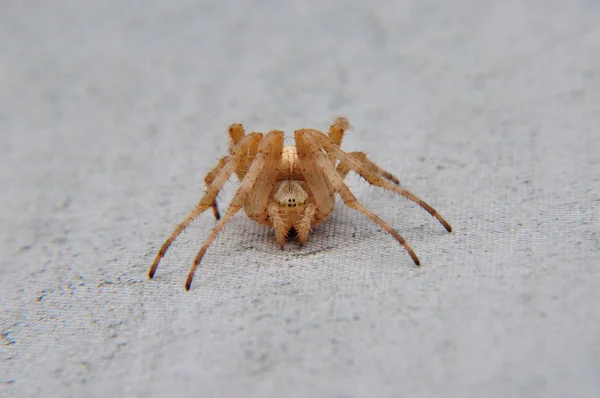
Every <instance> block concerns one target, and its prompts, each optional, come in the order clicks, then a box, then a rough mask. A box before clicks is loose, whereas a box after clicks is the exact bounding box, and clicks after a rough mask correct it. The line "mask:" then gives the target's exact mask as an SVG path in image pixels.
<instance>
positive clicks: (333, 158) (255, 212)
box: [149, 118, 452, 289]
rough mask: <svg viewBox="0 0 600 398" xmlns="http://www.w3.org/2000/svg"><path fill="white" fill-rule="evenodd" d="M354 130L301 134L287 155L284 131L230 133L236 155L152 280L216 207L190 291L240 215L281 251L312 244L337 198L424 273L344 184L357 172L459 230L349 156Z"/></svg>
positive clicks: (225, 162) (362, 159) (342, 123)
mask: <svg viewBox="0 0 600 398" xmlns="http://www.w3.org/2000/svg"><path fill="white" fill-rule="evenodd" d="M347 128H348V121H347V120H346V119H345V118H337V119H336V120H335V122H334V123H333V124H332V125H331V127H330V128H329V134H324V133H322V132H320V131H317V130H313V129H301V130H296V131H295V132H294V138H295V141H296V145H295V146H294V145H290V146H285V147H284V146H283V131H278V130H273V131H271V132H269V133H268V134H266V135H264V136H263V135H262V134H261V133H249V134H246V133H245V132H244V128H243V127H242V125H241V124H238V123H236V124H232V125H231V126H229V136H230V138H231V142H230V147H229V155H228V156H225V157H223V158H221V159H220V160H219V163H218V164H217V166H216V167H215V168H214V169H213V170H211V171H210V172H209V173H208V174H207V175H206V178H205V179H204V181H205V183H206V186H207V190H206V193H205V194H204V196H203V197H202V199H200V202H199V203H198V204H197V205H196V207H195V208H194V209H193V210H192V211H191V212H190V214H189V215H188V216H187V217H186V218H185V219H184V220H183V221H182V222H181V223H180V224H179V225H178V226H177V228H176V229H175V231H173V233H172V234H171V236H170V237H169V238H168V239H167V240H166V241H165V243H164V244H163V245H162V247H161V249H160V251H159V252H158V254H157V256H156V259H155V260H154V263H153V264H152V267H151V268H150V273H149V276H150V278H152V277H153V276H154V273H155V272H156V268H157V267H158V263H159V262H160V259H161V258H162V257H163V256H164V255H165V253H166V251H167V249H168V248H169V246H170V245H171V243H173V241H174V240H175V238H176V237H177V236H178V235H179V234H180V233H181V232H182V231H183V230H184V229H185V228H186V227H187V226H188V225H189V224H190V223H191V222H192V221H193V220H194V219H195V218H196V217H198V216H199V215H200V214H201V213H202V212H204V211H205V210H207V209H208V208H209V207H212V209H213V213H214V215H215V218H216V219H217V220H219V222H218V223H217V225H216V226H215V228H214V229H213V231H212V233H211V234H210V235H209V237H208V238H207V240H206V242H205V243H204V245H203V246H202V248H201V249H200V251H199V252H198V255H197V256H196V258H195V260H194V264H193V266H192V269H191V270H190V273H189V275H188V278H187V281H186V284H185V287H186V289H189V288H190V286H191V284H192V279H193V277H194V273H195V272H196V268H197V267H198V265H199V264H200V261H201V260H202V257H203V256H204V253H205V252H206V250H207V249H208V247H209V246H210V244H211V243H212V241H213V240H214V239H215V237H216V236H217V234H218V233H219V232H220V231H221V229H223V227H224V226H225V224H226V223H227V222H228V221H229V220H230V219H231V217H233V215H234V214H235V213H237V212H238V211H239V210H240V209H242V208H243V209H244V212H245V213H246V215H247V216H248V217H250V218H251V219H253V220H254V221H257V222H259V223H260V224H263V225H268V226H271V227H272V228H273V229H274V230H275V236H276V238H277V242H278V243H279V245H280V246H281V247H283V246H284V245H285V242H286V240H287V239H288V238H290V237H295V238H297V239H298V241H299V242H300V243H301V244H304V243H306V241H307V240H308V235H309V233H310V231H311V227H312V226H314V225H317V224H319V223H320V222H322V221H323V220H325V218H327V216H329V214H330V213H331V211H332V210H333V207H334V205H335V195H336V194H339V195H340V196H341V198H342V200H343V201H344V203H345V204H346V205H347V206H349V207H351V208H353V209H355V210H357V211H359V212H361V213H362V214H364V215H366V216H367V217H369V218H370V219H371V220H373V221H374V222H376V223H377V224H379V225H380V226H381V227H382V228H383V229H385V230H386V231H387V232H388V233H390V234H391V235H392V236H393V237H394V238H395V239H396V240H397V241H398V242H399V243H400V244H401V245H402V246H403V247H404V248H405V249H406V251H407V252H408V254H409V255H410V256H411V257H412V259H413V261H414V262H415V264H417V265H419V259H418V258H417V256H416V254H415V253H414V252H413V251H412V249H411V248H410V246H408V244H407V243H406V242H405V241H404V239H403V238H402V237H401V236H400V235H399V234H398V233H397V232H396V231H395V230H393V229H392V227H390V226H389V225H388V224H387V223H386V222H384V221H383V220H381V219H380V218H379V217H378V216H376V215H375V214H374V213H372V212H371V211H370V210H368V209H367V208H365V207H364V206H363V205H361V204H360V203H359V202H358V200H357V199H356V198H355V197H354V195H353V194H352V192H350V189H349V188H348V186H347V185H346V184H345V183H344V179H345V178H346V176H347V175H348V173H349V172H350V170H353V171H354V172H356V173H358V174H359V175H361V176H362V177H364V178H365V179H366V180H367V181H368V182H369V183H371V184H372V185H375V186H378V187H381V188H385V189H389V190H391V191H394V192H396V193H398V194H400V195H402V196H404V197H405V198H407V199H410V200H412V201H413V202H415V203H417V204H418V205H420V206H421V207H423V208H424V209H425V210H426V211H427V212H429V213H430V214H431V215H432V216H434V217H435V218H437V219H438V220H439V221H440V222H441V223H442V225H443V226H444V228H446V230H448V232H450V231H451V230H452V228H451V227H450V224H448V223H447V222H446V221H445V220H444V219H443V218H442V217H441V216H440V215H439V214H438V213H437V212H436V211H435V210H434V209H433V208H432V207H431V206H429V205H428V204H427V203H425V202H423V201H422V200H421V199H419V198H418V197H416V196H415V195H413V194H412V193H410V192H409V191H407V190H405V189H402V188H400V186H399V181H398V179H397V178H396V177H394V176H393V175H392V174H390V173H388V172H387V171H385V170H383V169H381V168H380V167H379V166H377V165H376V164H375V163H373V162H372V161H371V160H369V159H368V158H367V156H366V155H365V154H364V153H363V152H344V151H342V150H341V149H340V145H341V142H342V138H343V136H344V132H345V130H346V129H347ZM233 172H235V173H236V174H237V176H238V178H239V179H240V181H241V183H240V187H239V189H238V190H237V192H236V194H235V196H234V197H233V199H232V201H231V204H230V205H229V208H228V209H227V212H226V213H225V215H224V216H223V217H222V218H221V216H220V214H219V210H218V208H217V202H216V199H215V198H216V196H217V194H218V193H219V191H220V190H221V188H222V187H223V184H225V182H226V181H227V179H228V178H229V176H230V175H231V173H233Z"/></svg>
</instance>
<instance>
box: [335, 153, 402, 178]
mask: <svg viewBox="0 0 600 398" xmlns="http://www.w3.org/2000/svg"><path fill="white" fill-rule="evenodd" d="M331 154H332V153H330V155H331ZM348 155H350V156H352V157H353V158H355V159H357V160H358V161H359V162H361V163H362V164H363V165H364V166H365V167H366V168H367V169H368V170H370V171H372V172H373V173H375V174H377V175H379V176H381V177H383V178H385V179H386V180H389V181H391V182H393V183H394V184H396V185H400V181H399V180H398V179H397V178H396V177H395V176H394V175H393V174H392V173H390V172H388V171H385V170H384V169H382V168H381V167H379V166H377V165H376V164H375V163H374V162H373V161H372V160H371V159H369V158H368V157H367V154H366V153H364V152H348ZM334 156H335V154H334ZM337 170H338V173H339V174H340V176H341V177H342V180H343V179H345V178H346V176H347V175H348V173H349V172H350V170H351V168H350V166H349V165H348V162H347V161H345V160H344V161H341V162H340V164H339V165H338V167H337Z"/></svg>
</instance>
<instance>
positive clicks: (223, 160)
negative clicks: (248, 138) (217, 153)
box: [204, 156, 229, 220]
mask: <svg viewBox="0 0 600 398" xmlns="http://www.w3.org/2000/svg"><path fill="white" fill-rule="evenodd" d="M228 161H229V156H224V157H222V158H221V159H219V163H217V165H216V166H215V168H214V169H212V170H211V171H209V172H208V173H207V174H206V177H204V183H205V184H206V189H207V190H208V189H209V188H210V186H211V185H212V183H213V181H214V180H215V178H217V175H218V174H219V172H220V171H221V169H223V167H224V166H225V164H226V163H227V162H228ZM211 206H212V209H213V214H214V216H215V218H216V219H217V220H218V219H219V218H221V215H220V214H219V208H218V207H217V197H216V196H215V199H214V200H213V202H212V204H211Z"/></svg>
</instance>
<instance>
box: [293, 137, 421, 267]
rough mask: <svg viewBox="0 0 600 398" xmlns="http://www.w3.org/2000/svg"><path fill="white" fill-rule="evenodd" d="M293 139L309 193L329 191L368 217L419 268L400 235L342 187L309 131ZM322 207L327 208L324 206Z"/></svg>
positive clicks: (409, 248) (340, 179) (417, 260)
mask: <svg viewBox="0 0 600 398" xmlns="http://www.w3.org/2000/svg"><path fill="white" fill-rule="evenodd" d="M321 134H322V133H321ZM294 135H295V137H296V146H297V147H298V150H299V154H300V155H301V156H300V159H301V164H302V167H303V172H304V170H308V171H309V172H307V173H305V174H304V177H305V178H306V181H307V183H308V184H309V186H310V188H311V191H314V190H315V189H320V190H324V189H329V190H330V192H338V193H339V194H340V196H341V197H342V200H343V201H344V203H346V205H347V206H348V207H351V208H353V209H355V210H357V211H359V212H360V213H362V214H364V215H365V216H367V217H369V218H370V219H371V220H373V221H374V222H376V223H377V224H378V225H379V226H381V227H382V228H383V229H385V231H386V232H388V233H389V234H391V235H392V236H393V237H394V238H396V240H397V241H398V243H400V244H401V245H402V247H404V249H405V250H406V251H407V252H408V254H409V255H410V256H411V258H412V259H413V261H414V262H415V264H417V265H419V264H420V262H419V258H418V257H417V255H416V254H415V252H414V251H413V250H412V248H411V247H410V246H409V245H408V243H406V241H405V240H404V238H402V236H400V234H399V233H398V232H396V231H395V230H394V229H393V228H392V227H391V226H390V225H389V224H387V223H386V222H385V221H383V220H382V219H381V218H379V217H378V216H377V215H375V214H374V213H373V212H372V211H370V210H369V209H367V208H366V207H364V206H363V205H362V204H360V202H359V201H358V200H357V199H356V197H355V196H354V195H353V194H352V192H350V189H349V188H348V186H347V185H346V184H344V181H343V180H342V178H341V177H340V175H339V174H338V172H337V171H336V170H335V168H334V165H332V164H331V162H330V161H329V159H328V157H327V156H326V155H325V153H324V152H323V147H322V146H321V145H320V143H319V142H318V141H317V139H316V138H315V137H314V134H313V130H309V129H304V130H297V131H296V132H295V133H294ZM302 155H303V157H304V162H303V161H302V159H303V157H302ZM323 179H324V180H326V182H319V181H322V180H323ZM315 202H316V203H317V206H318V207H319V203H320V202H319V200H317V199H316V197H315ZM325 204H326V205H328V203H325ZM331 205H332V206H333V200H332V201H331ZM319 210H320V209H319Z"/></svg>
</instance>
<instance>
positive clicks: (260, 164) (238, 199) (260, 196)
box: [185, 130, 283, 290]
mask: <svg viewBox="0 0 600 398" xmlns="http://www.w3.org/2000/svg"><path fill="white" fill-rule="evenodd" d="M282 150H283V131H275V130H274V131H271V132H270V133H268V134H267V135H266V136H265V138H264V139H263V140H262V141H261V142H260V145H259V146H258V152H257V154H256V156H255V157H254V160H253V162H252V163H251V164H250V167H249V168H248V170H247V172H246V173H245V176H244V178H243V179H242V182H241V184H240V187H239V188H238V190H237V191H236V193H235V195H234V197H233V199H232V200H231V204H230V205H229V208H228V209H227V212H226V213H225V215H224V216H223V218H221V220H219V222H218V223H217V225H216V226H215V228H214V229H213V231H212V232H211V234H210V235H209V236H208V238H207V239H206V241H205V242H204V245H202V248H201V249H200V251H199V252H198V255H197V256H196V258H195V259H194V264H193V265H192V268H191V269H190V272H189V274H188V277H187V280H186V282H185V288H186V290H189V289H190V287H191V286H192V280H193V279H194V273H195V272H196V269H197V268H198V265H199V264H200V262H201V261H202V257H204V254H205V253H206V250H208V247H209V246H210V245H211V243H212V242H213V240H215V238H216V236H217V234H218V233H219V232H221V230H222V229H223V227H224V226H225V224H227V222H229V220H231V218H232V217H233V216H234V215H235V213H237V212H238V211H239V210H240V209H241V208H242V206H244V205H246V212H247V213H248V215H249V216H251V215H254V214H261V213H263V212H265V211H266V209H267V202H268V199H269V195H270V193H271V190H272V189H273V186H274V185H275V182H276V179H277V173H278V168H279V165H280V163H281V152H282Z"/></svg>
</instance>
